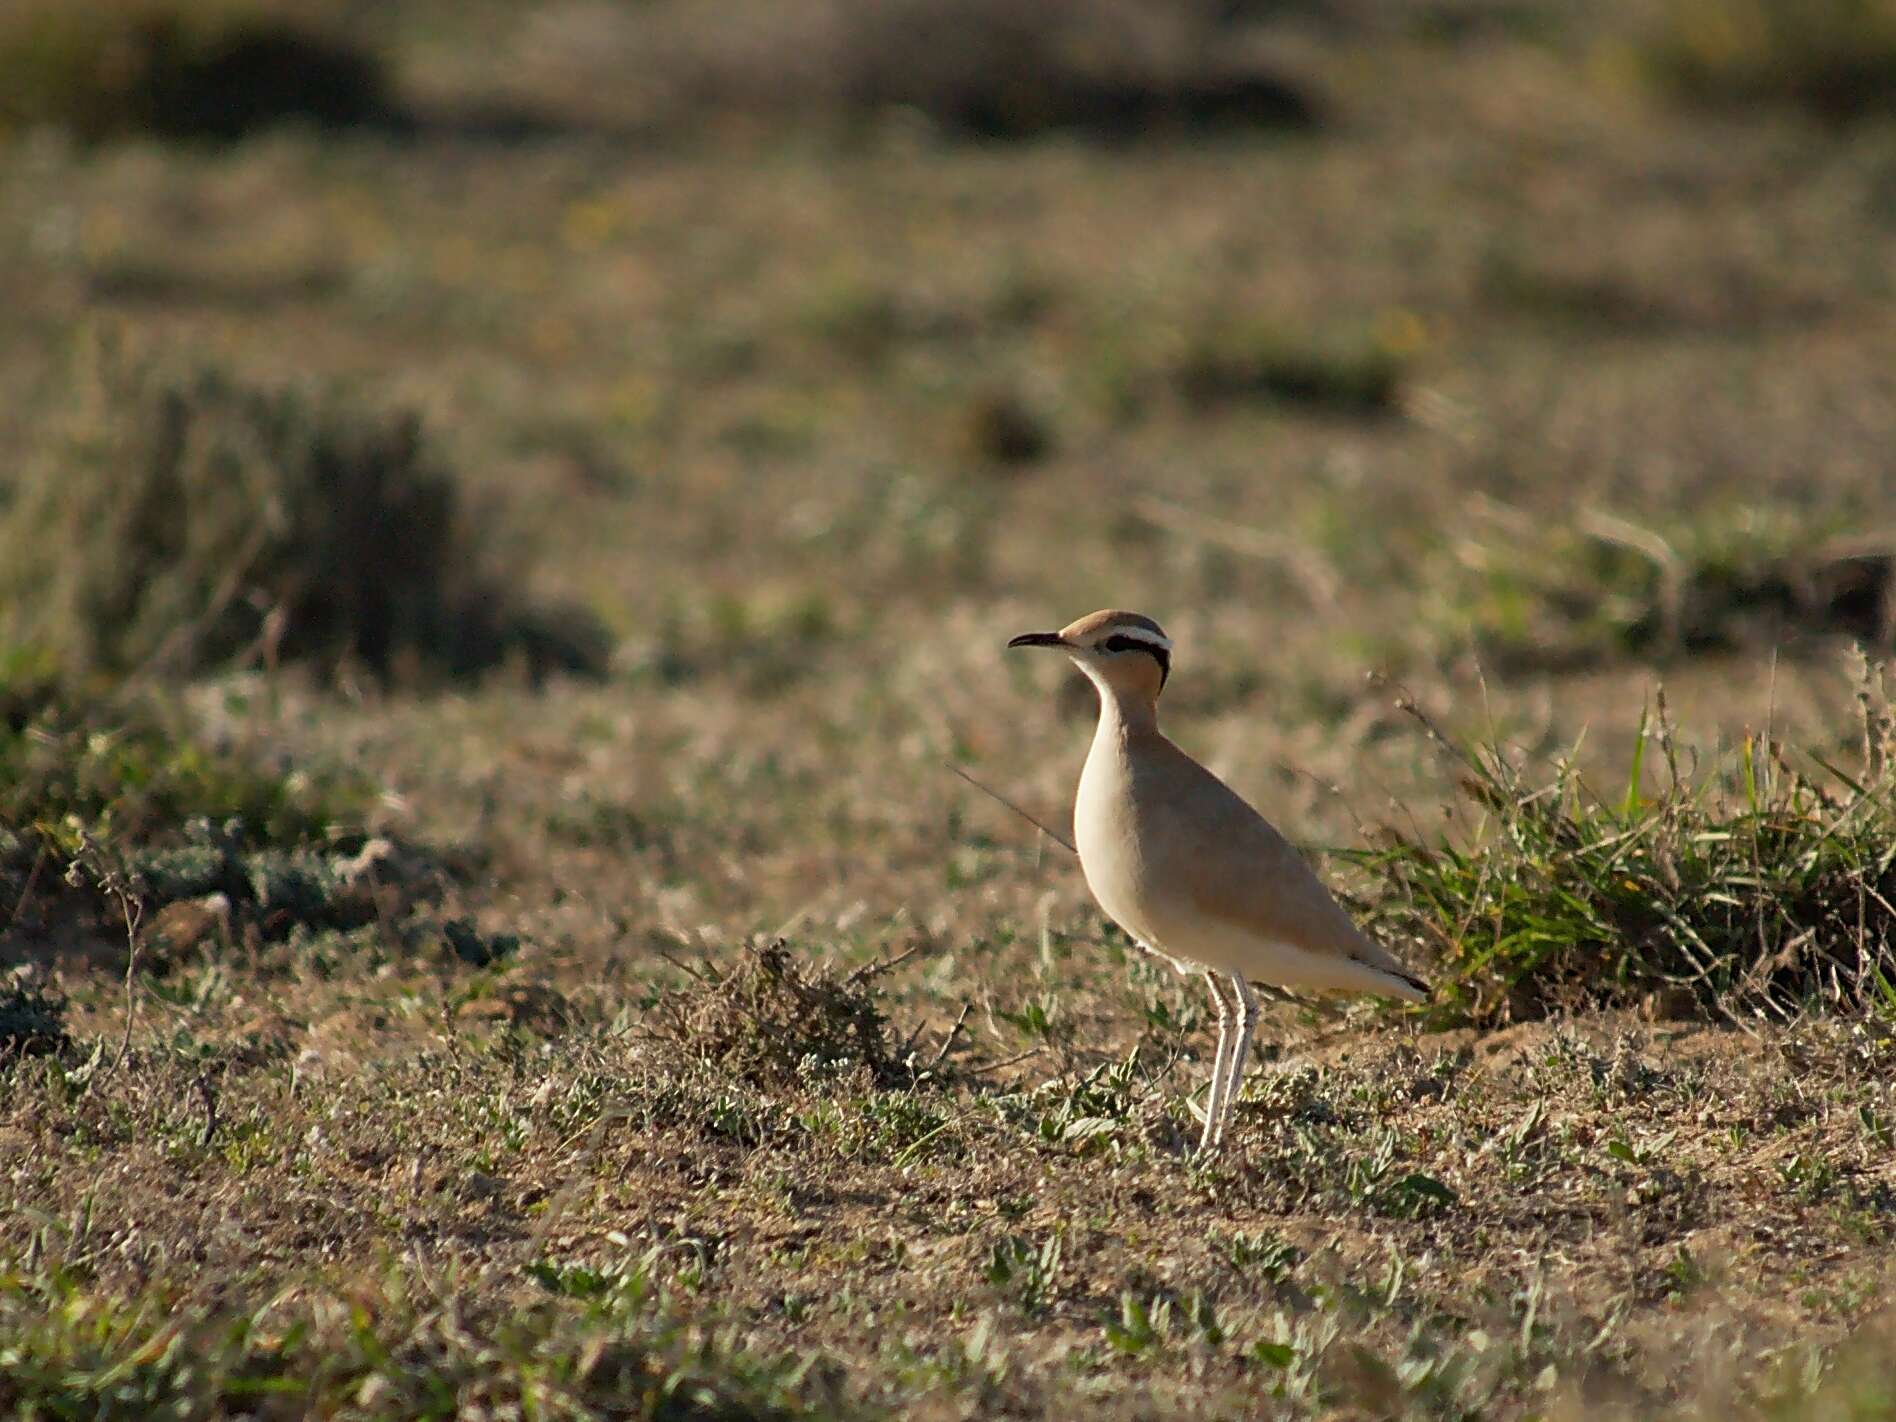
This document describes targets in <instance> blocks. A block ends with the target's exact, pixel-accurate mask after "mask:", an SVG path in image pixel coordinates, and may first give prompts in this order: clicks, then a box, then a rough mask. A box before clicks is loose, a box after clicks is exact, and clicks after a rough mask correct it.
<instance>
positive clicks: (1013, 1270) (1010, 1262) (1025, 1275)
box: [984, 1234, 1060, 1318]
mask: <svg viewBox="0 0 1896 1422" xmlns="http://www.w3.org/2000/svg"><path fill="white" fill-rule="evenodd" d="M984 1272H985V1274H986V1277H987V1281H988V1282H989V1283H990V1284H992V1285H993V1286H994V1287H995V1288H997V1289H1000V1290H1001V1291H1002V1292H1004V1293H1006V1294H1007V1295H1008V1296H1009V1297H1011V1298H1012V1299H1013V1300H1014V1302H1015V1303H1016V1304H1018V1305H1019V1307H1020V1310H1021V1312H1022V1313H1024V1314H1026V1315H1027V1316H1028V1317H1030V1318H1035V1317H1039V1316H1040V1315H1041V1314H1043V1313H1045V1312H1046V1311H1047V1307H1048V1305H1049V1304H1051V1303H1052V1301H1053V1287H1054V1283H1055V1281H1056V1280H1057V1279H1058V1278H1059V1275H1060V1236H1059V1235H1057V1234H1050V1235H1048V1236H1047V1237H1046V1239H1045V1240H1043V1241H1042V1242H1041V1243H1040V1245H1039V1246H1038V1247H1037V1248H1036V1247H1035V1245H1034V1243H1033V1241H1032V1240H1030V1239H1026V1238H1024V1237H1022V1236H1021V1235H1017V1234H1010V1235H1009V1236H1007V1238H1005V1239H1003V1240H1000V1241H998V1242H997V1243H995V1244H994V1246H993V1247H992V1248H991V1249H989V1251H988V1262H987V1269H986V1270H985V1271H984Z"/></svg>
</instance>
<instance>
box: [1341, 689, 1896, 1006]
mask: <svg viewBox="0 0 1896 1422" xmlns="http://www.w3.org/2000/svg"><path fill="white" fill-rule="evenodd" d="M1862 677H1863V683H1862V684H1863V691H1862V695H1861V698H1860V701H1861V707H1862V713H1863V743H1864V765H1863V767H1862V768H1861V769H1860V770H1859V771H1858V772H1857V773H1855V774H1850V773H1846V772H1844V771H1842V770H1840V769H1838V768H1836V767H1835V766H1833V765H1831V764H1829V763H1828V762H1827V761H1825V760H1823V759H1821V758H1818V757H1809V758H1808V759H1809V762H1810V764H1809V768H1808V769H1802V768H1799V767H1798V766H1797V765H1796V764H1794V763H1793V761H1792V760H1791V758H1790V755H1789V753H1788V752H1787V751H1786V750H1785V749H1784V748H1783V747H1782V746H1780V745H1778V744H1777V743H1776V742H1773V741H1769V740H1766V739H1763V738H1749V739H1747V740H1746V741H1745V742H1744V743H1743V744H1742V745H1741V746H1740V747H1738V748H1737V749H1736V750H1735V751H1734V752H1732V753H1731V754H1730V755H1729V756H1727V757H1726V758H1725V759H1724V760H1723V762H1722V764H1720V765H1719V767H1718V768H1717V769H1716V771H1715V772H1714V773H1713V774H1710V775H1705V776H1700V777H1697V778H1688V776H1687V775H1686V774H1685V773H1684V772H1682V771H1681V770H1680V767H1679V753H1678V750H1677V748H1676V746H1675V743H1674V739H1673V732H1672V728H1671V726H1670V724H1669V722H1668V721H1667V719H1666V715H1665V706H1664V700H1663V697H1662V698H1661V700H1660V704H1659V709H1658V714H1657V716H1656V718H1655V719H1653V720H1651V721H1642V723H1641V728H1640V734H1639V737H1638V740H1637V744H1636V749H1635V751H1634V755H1633V761H1632V765H1631V766H1630V768H1629V773H1628V776H1627V780H1626V785H1625V787H1624V789H1623V790H1622V791H1621V792H1620V793H1618V794H1616V795H1612V796H1603V795H1601V794H1600V793H1598V792H1597V791H1596V790H1595V789H1594V788H1593V787H1592V786H1590V785H1589V784H1588V783H1587V782H1586V781H1585V780H1584V779H1583V778H1582V776H1581V775H1580V772H1579V771H1578V769H1577V768H1576V767H1575V766H1574V764H1573V762H1572V760H1571V759H1569V760H1566V761H1563V762H1561V763H1559V764H1557V765H1556V766H1555V767H1554V768H1553V773H1552V775H1551V778H1548V779H1546V780H1542V781H1533V780H1530V779H1529V778H1528V777H1527V776H1526V775H1525V774H1524V773H1523V771H1522V769H1521V768H1520V767H1519V766H1518V765H1517V764H1516V763H1515V762H1514V761H1513V760H1511V759H1510V758H1509V757H1508V756H1507V755H1506V754H1505V753H1504V752H1503V751H1502V750H1501V749H1500V748H1498V747H1494V746H1487V747H1481V748H1478V749H1475V750H1464V749H1457V751H1456V753H1457V754H1458V755H1459V756H1460V758H1461V761H1462V764H1463V768H1464V771H1465V774H1464V776H1463V779H1462V788H1463V790H1464V792H1465V793H1466V794H1467V795H1468V796H1469V798H1470V799H1471V800H1472V801H1473V802H1474V804H1475V806H1476V807H1477V809H1478V811H1479V818H1478V821H1477V822H1476V823H1475V824H1474V826H1473V827H1472V835H1471V838H1470V839H1469V841H1468V842H1466V843H1463V844H1441V845H1429V844H1424V843H1422V842H1420V841H1419V840H1416V839H1413V838H1409V837H1406V836H1398V838H1397V841H1396V843H1395V844H1394V845H1393V846H1392V847H1390V848H1387V849H1382V850H1376V851H1371V852H1368V853H1365V854H1362V855H1360V856H1358V857H1359V859H1360V861H1361V862H1362V863H1364V864H1365V865H1366V866H1368V867H1369V868H1371V869H1373V870H1374V871H1375V872H1376V873H1377V874H1378V875H1379V876H1380V878H1381V881H1382V884H1381V891H1380V899H1379V901H1378V904H1377V906H1376V911H1377V913H1378V915H1379V916H1380V917H1381V918H1382V919H1383V921H1384V922H1385V923H1388V924H1390V925H1391V926H1392V927H1396V928H1397V929H1398V930H1399V931H1401V932H1404V933H1407V934H1410V935H1413V936H1416V937H1419V938H1421V939H1423V940H1424V941H1425V942H1427V943H1429V944H1430V945H1431V946H1432V947H1433V948H1434V950H1435V952H1436V953H1437V955H1438V957H1439V960H1440V963H1441V971H1440V974H1439V976H1438V978H1437V982H1438V984H1439V986H1438V988H1437V993H1436V1001H1437V1004H1438V1006H1439V1007H1440V1008H1442V1009H1443V1010H1445V1011H1447V1012H1449V1013H1451V1014H1454V1015H1456V1016H1460V1017H1463V1018H1466V1019H1468V1020H1472V1021H1476V1022H1483V1023H1496V1022H1502V1021H1507V1020H1510V1019H1513V1018H1520V1017H1533V1016H1539V1015H1541V1014H1544V1013H1546V1012H1549V1011H1552V1010H1554V1009H1555V1008H1558V1007H1572V1006H1580V1005H1583V1004H1615V1003H1628V1002H1636V1001H1638V1000H1640V999H1641V998H1642V997H1644V996H1645V995H1647V994H1659V995H1661V996H1662V997H1663V998H1665V999H1667V1000H1671V999H1674V998H1679V997H1682V998H1683V1000H1684V1001H1687V1002H1690V1003H1695V1004H1696V1005H1697V1006H1698V1007H1699V1009H1700V1010H1702V1011H1704V1012H1706V1013H1710V1014H1720V1015H1726V1016H1738V1015H1748V1014H1750V1013H1752V1012H1764V1013H1767V1014H1770V1015H1774V1016H1788V1015H1790V1014H1793V1013H1795V1012H1797V1011H1800V1010H1803V1009H1805V1008H1807V1007H1810V1006H1817V1005H1823V1004H1834V1005H1838V1006H1861V1007H1867V1006H1869V1005H1871V1004H1872V1003H1873V1002H1874V1001H1875V1000H1876V992H1877V987H1876V985H1877V982H1878V980H1879V974H1880V975H1883V976H1885V977H1886V976H1887V975H1888V974H1889V973H1890V971H1891V964H1892V961H1896V911H1892V909H1891V907H1890V905H1891V903H1893V902H1896V754H1893V753H1896V717H1893V716H1892V714H1891V709H1890V705H1889V701H1888V698H1887V696H1886V694H1885V693H1884V692H1883V689H1882V684H1881V681H1880V676H1879V675H1878V674H1876V673H1874V672H1872V671H1871V670H1870V669H1869V668H1867V667H1866V668H1864V669H1863V672H1862ZM1412 709H1413V708H1412ZM1417 714H1418V715H1419V714H1420V713H1419V712H1418V713H1417ZM1429 729H1430V733H1431V735H1433V736H1435V737H1436V738H1437V739H1439V740H1441V741H1442V742H1443V743H1444V744H1452V743H1450V742H1448V741H1447V740H1446V738H1445V737H1443V736H1442V735H1441V733H1440V732H1439V731H1438V730H1436V729H1435V728H1434V727H1433V726H1432V725H1431V726H1430V727H1429ZM1654 746H1656V747H1657V748H1658V749H1659V750H1660V752H1661V753H1662V757H1663V762H1664V764H1663V767H1662V779H1661V781H1660V784H1659V787H1658V788H1657V789H1656V790H1654V789H1652V788H1651V787H1650V786H1649V785H1648V779H1647V773H1646V758H1647V753H1648V750H1649V749H1650V748H1652V747H1654Z"/></svg>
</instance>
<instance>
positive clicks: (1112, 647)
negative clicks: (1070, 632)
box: [1099, 633, 1172, 686]
mask: <svg viewBox="0 0 1896 1422" xmlns="http://www.w3.org/2000/svg"><path fill="white" fill-rule="evenodd" d="M1099 649H1100V650H1101V651H1102V652H1144V653H1146V654H1147V655H1149V656H1150V657H1151V658H1152V660H1153V661H1155V662H1157V663H1158V664H1159V685H1160V686H1164V685H1165V683H1166V680H1167V679H1168V678H1169V677H1170V676H1171V675H1172V654H1171V652H1170V651H1168V650H1167V649H1166V648H1164V647H1161V646H1160V645H1159V644H1158V643H1157V642H1148V641H1146V640H1145V639H1144V638H1143V637H1126V636H1121V635H1120V634H1118V633H1115V634H1114V635H1112V636H1111V637H1107V638H1105V639H1104V640H1102V641H1101V642H1100V643H1099Z"/></svg>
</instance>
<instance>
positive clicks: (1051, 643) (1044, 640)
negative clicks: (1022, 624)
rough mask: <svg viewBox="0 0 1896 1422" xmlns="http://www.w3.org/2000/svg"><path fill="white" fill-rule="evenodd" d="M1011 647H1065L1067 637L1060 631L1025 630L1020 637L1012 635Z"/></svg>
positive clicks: (1009, 644)
mask: <svg viewBox="0 0 1896 1422" xmlns="http://www.w3.org/2000/svg"><path fill="white" fill-rule="evenodd" d="M1007 645H1008V646H1010V647H1064V646H1065V645H1066V639H1065V638H1063V637H1062V636H1061V635H1060V634H1059V633H1058V632H1023V633H1021V634H1020V636H1018V637H1010V638H1009V639H1008V641H1007Z"/></svg>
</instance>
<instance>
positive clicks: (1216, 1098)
mask: <svg viewBox="0 0 1896 1422" xmlns="http://www.w3.org/2000/svg"><path fill="white" fill-rule="evenodd" d="M1205 985H1206V986H1207V987H1209V988H1210V989H1211V1005H1212V1007H1213V1009H1214V1010H1216V1012H1217V1014H1218V1051H1217V1054H1216V1055H1215V1056H1213V1057H1212V1059H1211V1090H1210V1091H1208V1092H1207V1093H1206V1094H1205V1133H1204V1135H1202V1136H1201V1137H1199V1140H1198V1153H1199V1154H1200V1155H1203V1154H1204V1153H1205V1152H1206V1151H1208V1150H1210V1149H1211V1148H1212V1146H1213V1145H1215V1144H1216V1143H1217V1136H1218V1118H1219V1116H1221V1115H1222V1114H1223V1113H1224V1079H1225V1062H1226V1061H1227V1060H1228V1059H1229V1057H1228V1053H1227V1050H1226V1049H1227V1048H1229V1047H1230V1045H1231V1003H1230V1001H1229V1000H1228V999H1227V998H1226V997H1225V993H1224V985H1223V984H1222V983H1220V982H1219V981H1218V975H1217V974H1216V973H1206V974H1205Z"/></svg>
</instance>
